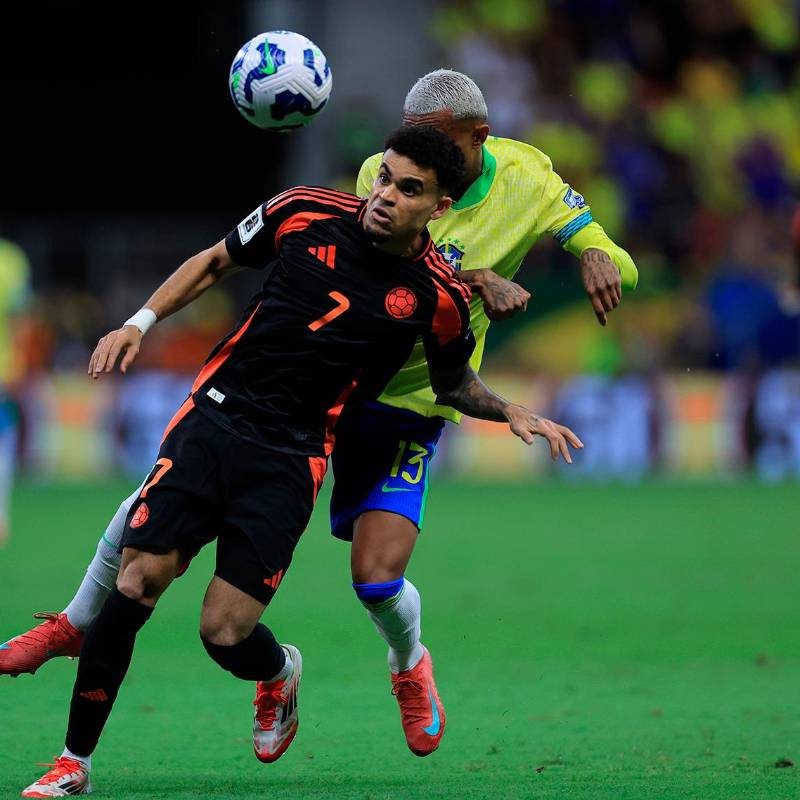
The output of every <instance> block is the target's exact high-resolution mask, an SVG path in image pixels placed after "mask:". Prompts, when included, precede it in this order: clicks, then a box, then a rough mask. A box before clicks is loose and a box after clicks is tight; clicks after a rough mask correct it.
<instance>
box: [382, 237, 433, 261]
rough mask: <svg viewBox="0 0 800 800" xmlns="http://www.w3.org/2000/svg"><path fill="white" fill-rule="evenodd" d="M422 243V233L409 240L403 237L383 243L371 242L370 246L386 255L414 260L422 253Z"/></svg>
mask: <svg viewBox="0 0 800 800" xmlns="http://www.w3.org/2000/svg"><path fill="white" fill-rule="evenodd" d="M424 241H425V240H424V237H423V236H422V233H418V234H417V235H416V236H414V237H413V238H411V239H409V238H408V237H403V238H400V239H388V240H387V241H385V242H373V243H372V244H373V246H374V247H377V248H378V250H380V251H381V252H383V253H388V254H389V255H391V256H400V257H401V258H414V256H417V255H419V253H420V252H421V251H422V247H423V244H424Z"/></svg>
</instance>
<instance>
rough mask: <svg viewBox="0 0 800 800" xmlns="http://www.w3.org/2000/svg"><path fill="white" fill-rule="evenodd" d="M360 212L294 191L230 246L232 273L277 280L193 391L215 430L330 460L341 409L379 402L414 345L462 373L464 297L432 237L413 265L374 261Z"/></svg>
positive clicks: (376, 253)
mask: <svg viewBox="0 0 800 800" xmlns="http://www.w3.org/2000/svg"><path fill="white" fill-rule="evenodd" d="M365 207H366V201H365V200H362V199H360V198H357V197H355V196H354V195H350V194H346V193H343V192H338V191H334V190H332V189H324V188H318V187H305V186H301V187H296V188H294V189H290V190H289V191H286V192H284V193H283V194H280V195H278V196H276V197H274V198H273V199H272V200H270V201H269V202H267V203H265V204H264V205H263V206H261V207H260V208H258V209H257V210H256V211H254V212H253V213H252V214H251V215H250V216H249V217H247V218H246V219H245V220H243V221H242V222H241V224H239V226H238V227H237V228H236V229H235V230H233V231H231V233H230V234H228V236H227V237H226V239H225V244H226V246H227V249H228V253H229V254H230V256H231V258H232V260H233V261H234V262H235V263H236V264H239V265H241V266H246V267H254V268H263V267H266V266H269V265H272V269H271V271H270V272H269V274H268V277H267V279H266V281H265V283H264V286H263V288H262V290H261V291H260V292H259V293H258V294H257V295H256V296H255V297H254V298H253V301H252V303H251V305H250V306H249V308H248V309H247V310H246V312H245V314H244V316H243V318H242V320H241V322H240V323H239V324H238V325H237V326H236V328H234V330H232V331H231V332H230V333H229V334H228V335H227V336H226V337H225V338H224V339H223V340H222V341H221V342H220V343H219V344H218V345H217V346H216V347H215V348H214V350H213V351H212V353H211V355H210V356H209V358H208V360H207V361H206V363H205V366H204V367H203V369H202V370H201V372H200V374H199V375H198V376H197V379H196V380H195V382H194V385H193V387H192V398H191V401H190V402H193V403H194V404H195V405H196V406H197V407H198V408H199V409H200V410H201V411H202V412H203V413H205V414H207V415H208V416H209V417H211V418H212V419H213V420H214V421H215V422H216V423H217V424H219V425H221V426H222V427H224V428H226V429H228V430H230V431H231V432H232V433H234V434H236V435H238V436H240V437H242V438H245V439H248V440H250V441H253V442H255V443H257V444H261V445H263V446H265V447H268V448H272V449H276V450H281V451H284V452H291V453H297V454H300V455H308V456H321V455H328V454H330V452H331V450H332V448H333V426H334V425H335V422H336V420H337V418H338V416H339V413H340V412H341V410H342V408H343V406H344V404H345V402H348V401H350V402H353V401H355V400H356V399H363V398H365V397H375V396H377V395H378V394H379V393H380V392H381V391H382V390H383V388H384V386H385V385H386V383H387V382H388V380H389V379H390V378H391V377H392V376H393V375H394V374H395V372H397V370H398V369H399V368H400V367H401V366H402V365H403V364H404V363H405V361H406V360H407V359H408V357H409V355H410V354H411V350H412V348H413V346H414V343H415V341H416V340H417V338H418V337H422V340H423V342H424V345H425V352H426V355H427V358H428V361H429V362H431V363H435V364H441V365H454V366H457V365H461V364H465V363H466V362H467V361H468V359H469V356H470V355H471V353H472V351H473V349H474V347H475V339H474V336H473V334H472V331H471V329H470V327H469V299H470V290H469V288H468V287H467V286H466V285H465V284H463V283H462V282H461V281H460V279H459V278H458V276H457V275H456V273H455V272H454V271H453V270H452V268H451V267H450V266H449V265H448V264H447V263H446V262H445V261H444V259H443V258H442V257H441V256H440V255H439V254H438V253H437V251H436V250H435V248H434V247H433V244H432V242H431V240H430V236H429V235H428V234H427V231H425V232H424V246H423V249H422V251H421V252H420V253H419V255H418V256H416V257H415V258H413V259H412V258H401V257H399V256H392V255H388V254H386V253H383V252H382V251H380V250H378V249H377V248H376V247H375V246H374V245H373V243H372V242H371V240H370V239H369V238H368V237H367V235H366V233H365V232H364V230H363V227H362V224H361V218H362V216H363V214H364V211H365Z"/></svg>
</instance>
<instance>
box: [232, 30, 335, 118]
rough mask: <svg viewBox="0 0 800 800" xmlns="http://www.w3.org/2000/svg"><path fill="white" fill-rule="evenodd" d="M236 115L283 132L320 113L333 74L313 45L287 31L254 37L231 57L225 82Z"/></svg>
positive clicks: (309, 41)
mask: <svg viewBox="0 0 800 800" xmlns="http://www.w3.org/2000/svg"><path fill="white" fill-rule="evenodd" d="M228 85H229V87H230V90H231V97H232V98H233V102H234V104H235V105H236V108H237V109H239V113H240V114H241V115H242V116H243V117H244V118H245V119H246V120H247V121H248V122H252V123H253V125H255V126H256V127H258V128H265V129H268V130H272V131H288V130H292V129H294V128H302V127H303V126H304V125H308V123H309V122H311V120H312V119H314V117H315V116H316V115H317V114H319V112H320V111H322V109H323V108H325V104H326V103H327V102H328V98H329V97H330V94H331V87H332V86H333V75H332V74H331V68H330V67H329V66H328V61H327V59H326V58H325V54H324V53H323V52H322V50H320V49H319V47H317V46H316V45H315V44H314V42H312V41H311V40H310V39H308V38H307V37H305V36H302V35H301V34H299V33H292V31H267V33H261V34H259V35H258V36H254V37H253V38H252V39H251V40H250V41H249V42H247V44H245V45H244V47H242V49H241V50H239V52H238V53H237V54H236V58H234V59H233V64H232V65H231V72H230V76H229V78H228Z"/></svg>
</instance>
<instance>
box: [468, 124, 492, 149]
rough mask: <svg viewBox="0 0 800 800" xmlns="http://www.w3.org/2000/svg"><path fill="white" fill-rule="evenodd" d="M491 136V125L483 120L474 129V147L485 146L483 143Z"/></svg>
mask: <svg viewBox="0 0 800 800" xmlns="http://www.w3.org/2000/svg"><path fill="white" fill-rule="evenodd" d="M488 136H489V126H488V124H487V123H485V122H483V123H481V124H480V125H476V126H475V127H474V128H473V129H472V146H473V147H483V143H484V142H485V141H486V139H487V138H488Z"/></svg>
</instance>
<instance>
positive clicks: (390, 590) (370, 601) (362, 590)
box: [353, 577, 405, 606]
mask: <svg viewBox="0 0 800 800" xmlns="http://www.w3.org/2000/svg"><path fill="white" fill-rule="evenodd" d="M404 583H405V578H403V577H400V578H397V579H395V580H389V581H379V582H369V581H368V582H363V583H360V582H357V581H353V589H354V591H355V593H356V596H357V597H358V599H359V600H360V601H361V602H362V603H363V604H364V605H366V606H374V605H379V604H380V603H385V602H386V601H387V600H391V599H392V598H393V597H397V595H398V594H400V592H401V591H402V590H403V584H404Z"/></svg>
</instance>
